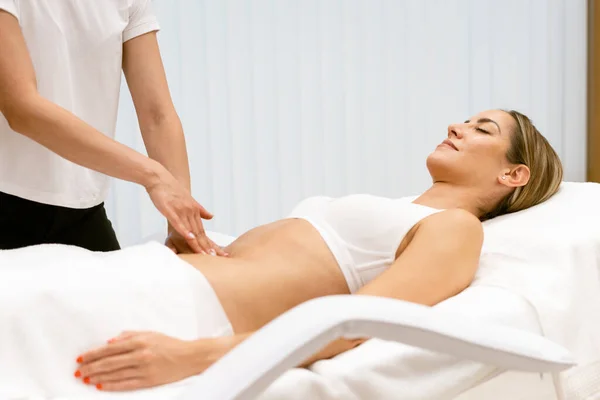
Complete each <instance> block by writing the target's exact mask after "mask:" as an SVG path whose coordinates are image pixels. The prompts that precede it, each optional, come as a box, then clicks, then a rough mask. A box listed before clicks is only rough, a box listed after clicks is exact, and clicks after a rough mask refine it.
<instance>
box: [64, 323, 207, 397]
mask: <svg viewBox="0 0 600 400" xmlns="http://www.w3.org/2000/svg"><path fill="white" fill-rule="evenodd" d="M190 343H191V342H186V341H183V340H179V339H175V338H172V337H169V336H165V335H162V334H159V333H154V332H124V333H122V334H121V335H119V336H117V337H116V338H114V339H111V340H110V341H109V343H108V344H107V345H106V346H104V347H101V348H98V349H95V350H92V351H89V352H87V353H85V354H82V355H81V356H80V357H79V358H78V359H77V362H78V363H79V368H78V369H77V371H76V372H75V376H76V377H77V378H80V379H82V380H83V382H84V383H85V384H89V385H95V386H96V388H97V389H100V390H103V391H125V390H135V389H143V388H149V387H154V386H158V385H163V384H167V383H171V382H176V381H180V380H182V379H185V378H187V377H190V376H192V375H195V370H196V369H195V365H193V363H192V362H191V360H192V358H190V354H191V352H190V346H191V344H190Z"/></svg>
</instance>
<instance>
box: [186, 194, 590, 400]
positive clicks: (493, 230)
mask: <svg viewBox="0 0 600 400" xmlns="http://www.w3.org/2000/svg"><path fill="white" fill-rule="evenodd" d="M582 196H583V197H582ZM597 204H600V185H596V184H582V183H566V184H563V187H562V188H561V191H560V192H559V194H557V195H556V196H555V197H554V198H553V199H551V200H550V201H548V202H546V203H544V204H543V205H542V206H538V207H534V208H533V209H531V210H527V211H525V212H521V213H519V214H520V215H513V216H505V217H500V218H497V219H495V220H493V222H491V224H490V225H488V227H487V228H486V241H487V242H488V244H487V245H486V244H485V243H484V251H483V254H482V265H481V266H480V272H478V275H479V274H481V276H478V277H477V278H476V280H475V282H474V283H473V284H472V285H471V287H469V288H467V289H466V290H465V291H463V292H462V293H460V294H459V295H457V296H455V297H453V298H451V299H448V300H446V301H445V302H443V303H440V304H439V305H437V306H435V307H433V308H428V307H422V306H419V305H415V304H409V303H405V302H402V301H396V300H391V299H381V298H367V297H362V296H334V297H327V298H321V299H317V300H314V301H311V302H308V303H306V304H302V305H300V306H299V307H297V308H295V309H293V310H290V311H289V312H288V313H286V314H284V315H282V316H281V317H280V318H278V319H276V320H274V321H272V322H271V323H270V324H268V325H267V326H265V327H264V328H263V329H261V330H260V331H259V332H257V333H256V334H254V335H253V336H252V337H250V338H249V339H248V340H247V341H245V342H244V343H242V344H241V345H240V346H238V347H237V348H235V349H233V350H232V351H231V352H230V353H229V354H227V355H226V356H225V357H223V358H222V359H221V360H220V361H219V362H217V363H215V364H214V365H213V366H212V367H211V368H209V369H208V370H207V371H205V372H204V373H203V374H201V375H199V376H197V377H194V378H192V379H191V380H190V381H189V384H188V385H186V390H185V393H184V394H183V395H182V396H181V397H180V399H181V400H194V399H211V400H212V399H215V400H216V399H219V400H228V399H236V400H237V399H256V400H279V399H285V400H301V399H302V400H304V399H310V400H387V399H390V400H392V399H402V400H413V399H414V400H417V399H418V400H442V399H455V400H480V399H486V400H506V399H511V400H525V399H526V400H552V399H558V400H563V399H564V400H567V399H568V400H571V399H574V400H582V399H600V380H599V378H596V376H599V377H600V375H598V373H597V371H598V370H600V368H596V370H593V369H589V368H588V369H587V370H586V371H587V372H584V373H583V376H584V377H583V378H581V379H579V381H578V380H577V379H575V381H576V382H578V383H581V384H580V385H579V388H578V389H575V390H573V389H572V388H570V389H571V391H570V392H569V391H567V390H565V388H564V387H563V385H564V383H563V382H564V379H562V378H560V377H563V378H564V376H565V374H566V375H567V376H569V377H570V378H572V377H573V376H576V375H577V373H579V372H578V371H580V370H582V369H581V368H578V366H575V367H573V365H574V364H576V361H577V360H579V359H581V354H584V353H585V352H586V350H587V349H586V348H585V347H584V345H581V346H579V345H578V344H573V341H572V340H571V341H570V340H562V341H563V342H565V343H569V347H567V346H566V345H565V346H560V345H558V344H556V343H557V342H556V341H551V340H549V339H548V338H545V337H544V336H548V334H547V333H548V331H551V332H552V334H553V335H554V336H555V337H558V338H560V339H563V337H562V336H561V333H562V332H561V330H560V329H558V330H556V329H554V330H553V329H552V328H553V324H554V325H560V324H565V323H566V324H570V323H573V322H574V321H575V322H577V321H581V320H583V319H586V318H587V316H589V315H590V314H594V316H593V317H592V321H595V319H597V314H596V311H595V310H596V308H595V307H600V301H595V299H596V298H597V299H600V290H598V291H597V293H595V294H593V295H589V291H588V293H587V294H588V296H587V299H588V300H590V303H593V304H595V303H598V304H599V306H595V305H594V306H593V307H591V308H586V309H585V310H583V308H584V307H579V308H580V309H581V310H578V309H577V306H580V305H581V304H582V303H577V302H576V301H574V300H572V299H574V298H577V297H578V296H579V297H580V295H579V293H574V294H573V293H566V289H564V290H563V291H565V292H564V293H561V292H560V290H559V291H554V292H553V290H554V289H555V288H557V287H561V286H563V285H562V284H563V280H564V282H565V283H566V284H567V286H568V287H572V288H575V289H573V290H575V291H577V290H576V289H577V288H582V287H583V286H581V283H580V282H579V283H577V282H575V281H574V280H573V279H572V282H571V281H568V279H571V278H572V277H573V276H577V275H578V274H580V273H581V275H582V278H581V279H582V280H587V281H589V285H588V286H587V288H588V289H589V288H590V287H591V288H600V279H599V278H598V277H599V276H600V272H598V271H600V213H597V212H596V211H595V210H596V208H597ZM548 218H550V219H551V220H552V221H553V224H552V225H547V224H546V225H545V226H544V229H542V230H540V228H539V226H540V225H539V224H540V223H541V222H540V221H544V220H548ZM573 219H576V221H575V222H576V223H575V224H573V223H572V222H573ZM572 226H577V229H576V230H572V229H573V228H572ZM209 236H211V237H212V238H213V240H214V241H215V242H217V243H218V244H220V245H226V244H227V243H228V242H230V241H231V240H233V238H231V237H229V236H227V235H220V234H217V233H210V235H209ZM537 236H539V237H537ZM525 242H528V243H525ZM529 242H532V243H529ZM521 245H522V246H521ZM519 246H521V247H519ZM507 249H508V250H507ZM529 253H531V255H530V254H529ZM556 258H560V262H559V261H553V259H556ZM582 263H583V264H582ZM561 265H565V266H568V267H565V268H564V271H561V270H560V269H561V268H562V267H561ZM539 268H541V270H540V269H539ZM521 271H525V272H523V273H521ZM540 271H541V272H542V273H543V274H544V277H543V278H544V279H545V281H544V279H538V278H537V275H532V274H533V273H536V274H537V273H539V272H540ZM527 274H529V276H528V275H527ZM546 275H547V276H546ZM584 276H585V278H584ZM532 277H533V279H532ZM507 278H508V280H507ZM538 280H539V281H540V282H539V283H538V282H537V281H538ZM576 284H577V285H579V286H577V285H576ZM557 285H558V286H557ZM532 288H533V289H532ZM582 294H585V293H582ZM593 296H596V298H593ZM562 302H567V303H569V302H570V303H569V305H570V306H573V307H575V308H573V309H572V310H568V312H566V313H565V312H564V310H563V309H561V307H562ZM546 303H547V304H546ZM557 303H558V304H557ZM563 308H564V307H563ZM555 310H557V312H556V313H554V311H555ZM570 314H572V315H573V317H572V319H571V320H569V318H570V317H569V315H570ZM554 317H555V321H553V320H552V318H554ZM587 319H589V318H587ZM594 324H595V322H592V323H587V325H585V327H587V328H590V331H589V332H588V334H587V336H588V337H587V338H586V339H588V341H589V342H590V343H592V342H593V340H597V339H594V338H595V336H597V335H595V332H597V330H595V328H596V327H595V326H594ZM592 331H593V332H592ZM590 332H592V333H590ZM340 336H346V337H352V336H354V337H361V336H363V337H364V336H367V337H372V338H373V339H371V340H368V341H367V342H365V343H364V344H362V345H361V346H358V347H357V348H355V349H352V350H350V351H348V352H345V353H343V354H341V355H338V356H337V357H334V358H333V359H331V360H321V361H319V362H316V363H314V364H313V365H312V366H310V367H309V368H307V369H301V368H295V365H297V364H299V363H300V362H301V361H302V360H303V359H305V358H307V357H308V356H310V355H311V354H313V353H314V352H316V351H318V350H319V348H321V347H322V346H324V345H325V344H326V343H327V342H329V341H330V340H333V339H335V338H337V337H340ZM583 337H584V338H585V335H584V336H583ZM590 337H592V339H590ZM567 339H569V338H567ZM596 343H597V342H596ZM590 347H592V348H598V349H600V347H598V346H596V345H593V346H590V345H589V344H588V348H590ZM582 350H583V352H582ZM574 351H575V352H574ZM593 356H594V357H596V355H595V354H593ZM584 358H585V357H584ZM589 360H590V357H587V358H586V361H587V362H588V365H589ZM577 362H578V361H577ZM597 365H598V366H599V367H600V363H598V364H597ZM592 367H594V364H593V363H592ZM571 371H575V373H572V372H571ZM580 375H582V374H580ZM573 393H575V395H574V394H573ZM178 398H179V397H178Z"/></svg>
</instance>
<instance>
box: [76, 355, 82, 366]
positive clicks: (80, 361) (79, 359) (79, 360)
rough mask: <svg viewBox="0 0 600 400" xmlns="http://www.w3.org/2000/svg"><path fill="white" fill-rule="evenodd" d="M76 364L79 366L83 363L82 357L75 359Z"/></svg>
mask: <svg viewBox="0 0 600 400" xmlns="http://www.w3.org/2000/svg"><path fill="white" fill-rule="evenodd" d="M77 362H78V363H79V364H81V363H82V362H83V357H81V356H79V357H77Z"/></svg>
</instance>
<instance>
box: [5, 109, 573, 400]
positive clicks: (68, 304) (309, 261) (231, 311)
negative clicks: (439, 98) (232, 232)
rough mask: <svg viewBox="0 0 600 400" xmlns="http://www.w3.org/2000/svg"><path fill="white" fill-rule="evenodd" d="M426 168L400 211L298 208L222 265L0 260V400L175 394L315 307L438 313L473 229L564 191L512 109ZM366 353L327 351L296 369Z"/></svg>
mask: <svg viewBox="0 0 600 400" xmlns="http://www.w3.org/2000/svg"><path fill="white" fill-rule="evenodd" d="M427 167H428V169H429V172H430V174H431V177H432V178H433V185H432V186H431V187H430V188H429V189H428V190H427V191H426V192H424V193H423V194H422V195H421V196H420V197H418V198H417V199H415V200H413V201H412V202H411V201H410V200H408V199H389V198H381V197H375V196H371V195H362V194H360V195H351V196H346V197H342V198H337V199H332V198H325V197H316V198H309V199H307V200H305V201H303V202H301V203H300V204H299V205H298V206H297V207H296V208H295V210H294V211H293V212H292V214H291V215H290V216H289V217H288V218H285V219H282V220H280V221H277V222H273V223H270V224H267V225H263V226H259V227H257V228H255V229H252V230H250V231H248V232H246V233H245V234H243V235H242V236H241V237H239V238H238V239H237V240H236V241H235V242H233V243H232V244H231V245H230V246H228V247H227V248H226V249H225V251H226V252H227V253H229V257H212V256H208V255H197V254H193V255H192V254H185V255H180V256H177V255H175V254H174V253H172V252H171V251H170V250H169V249H167V248H166V247H164V246H162V245H159V244H158V243H150V244H146V245H141V246H134V247H131V248H127V249H125V250H121V251H116V252H112V253H107V254H99V253H91V252H89V251H86V250H81V249H77V248H73V247H67V246H60V245H46V246H34V247H31V248H26V249H20V250H11V251H5V252H3V253H0V262H1V263H3V264H4V265H2V268H0V273H1V274H2V275H1V278H0V282H2V285H3V286H5V287H3V288H2V290H1V291H0V304H2V307H1V308H2V310H1V311H0V343H2V344H3V346H0V355H1V358H0V370H1V371H0V381H1V383H2V385H0V393H3V392H2V390H4V391H6V390H8V391H10V389H7V388H11V387H12V388H14V390H15V391H17V390H19V388H23V387H27V388H32V387H36V388H38V389H39V390H43V391H46V394H49V393H48V392H53V394H56V395H60V394H62V393H65V392H68V391H73V390H75V389H74V388H75V387H81V386H80V385H89V386H87V388H89V389H93V390H96V389H98V390H102V391H126V390H134V389H140V388H148V387H154V386H158V385H163V384H167V383H172V382H176V381H180V380H183V379H185V378H188V377H191V376H193V375H197V374H200V373H201V372H202V371H204V370H205V369H206V368H207V367H209V366H210V365H211V364H212V363H213V362H215V361H216V360H218V359H219V358H220V357H221V356H223V355H224V354H225V353H227V352H228V351H229V350H230V349H232V348H233V347H234V346H236V345H237V344H239V343H240V342H241V341H243V340H244V339H245V338H247V337H248V336H249V335H251V334H252V333H253V332H254V331H256V330H258V329H260V328H261V327H262V326H263V325H265V324H266V323H268V322H269V321H271V320H272V319H274V318H275V317H277V316H278V315H280V314H282V313H284V312H285V311H287V310H289V309H290V308H292V307H294V306H296V305H298V304H300V303H302V302H305V301H307V300H310V299H313V298H316V297H320V296H326V295H335V294H350V293H352V294H356V295H372V296H384V297H390V298H396V299H402V300H406V301H410V302H415V303H420V304H425V305H435V304H437V303H439V302H441V301H443V300H445V299H447V298H449V297H451V296H454V295H456V294H457V293H459V292H461V291H462V290H463V289H465V288H466V287H467V286H469V284H470V283H471V281H472V279H473V277H474V274H475V271H476V269H477V266H478V262H479V256H480V252H481V247H482V241H483V231H482V225H481V221H483V220H486V219H490V218H493V217H495V216H498V215H501V214H505V213H510V212H515V211H518V210H522V209H525V208H528V207H531V206H533V205H536V204H538V203H540V202H543V201H545V200H547V199H548V198H550V197H551V196H552V195H553V194H554V193H555V192H556V191H557V189H558V187H559V184H560V182H561V180H562V167H561V163H560V160H559V158H558V156H557V154H556V153H555V151H554V150H553V149H552V147H551V146H550V145H549V143H548V142H547V140H546V139H545V138H544V137H543V136H542V135H541V134H540V133H539V132H538V131H537V129H536V128H535V127H534V126H533V125H532V123H531V121H530V120H529V119H528V118H527V117H526V116H524V115H522V114H520V113H518V112H515V111H510V112H506V111H501V110H491V111H486V112H482V113H480V114H477V115H475V116H474V117H472V118H471V119H469V120H467V121H465V122H464V123H459V124H454V125H450V126H449V127H448V135H447V138H446V139H445V140H444V141H443V142H442V143H441V144H440V145H439V146H437V147H436V149H435V151H433V152H432V153H431V154H430V155H429V157H428V158H427ZM365 340H366V339H365ZM363 341H364V340H346V339H340V340H337V341H335V342H332V343H330V344H329V345H328V346H327V347H325V348H324V349H322V351H320V352H319V353H318V354H315V355H314V356H313V357H311V358H310V359H308V360H306V361H305V362H304V363H303V365H308V364H310V363H312V362H314V361H316V360H319V359H325V358H330V357H333V356H335V355H337V354H339V353H342V352H344V351H347V350H349V349H351V348H353V347H356V346H358V345H360V344H361V343H362V342H363ZM9 366H10V367H9ZM11 385H12V386H11Z"/></svg>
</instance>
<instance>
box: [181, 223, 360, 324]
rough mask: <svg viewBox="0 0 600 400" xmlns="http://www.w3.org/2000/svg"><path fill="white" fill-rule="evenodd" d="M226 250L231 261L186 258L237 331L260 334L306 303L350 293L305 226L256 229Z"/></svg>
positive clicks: (322, 245)
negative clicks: (259, 332) (293, 308)
mask: <svg viewBox="0 0 600 400" xmlns="http://www.w3.org/2000/svg"><path fill="white" fill-rule="evenodd" d="M226 250H227V252H228V253H229V254H230V257H229V258H220V257H218V258H217V257H210V256H187V257H185V256H184V258H187V259H188V262H190V263H191V264H192V265H194V266H195V267H196V268H197V269H199V270H200V271H201V272H202V273H203V275H204V276H205V278H206V279H207V281H208V282H209V283H210V285H211V286H212V288H213V290H214V291H215V293H216V294H217V297H218V298H219V299H220V301H221V305H222V306H223V308H224V310H225V312H226V314H227V315H228V317H229V320H230V322H231V324H232V326H233V328H234V331H236V332H244V331H247V330H253V329H258V328H259V327H260V326H262V325H264V324H265V323H267V322H269V321H270V320H272V319H273V318H275V317H276V316H278V315H279V314H281V313H283V312H285V311H287V310H288V309H290V308H292V307H294V306H295V305H298V304H300V303H302V302H304V301H307V300H310V299H313V298H316V297H321V296H326V295H331V294H344V293H349V290H348V286H347V284H346V280H345V278H344V275H343V274H342V272H341V270H340V269H339V267H338V265H337V262H336V260H335V258H334V257H333V255H332V254H331V252H330V251H329V250H328V248H327V246H326V244H325V243H324V242H323V240H322V239H321V238H320V236H319V234H318V233H317V232H316V231H315V230H314V229H313V228H312V227H310V225H308V224H307V223H306V222H305V221H299V220H283V221H278V222H275V223H273V224H268V225H264V226H261V227H258V228H256V229H253V230H251V231H249V232H248V233H246V234H244V235H243V236H241V237H240V238H239V239H238V240H236V241H235V242H234V243H233V244H232V245H231V246H229V247H228V248H227V249H226Z"/></svg>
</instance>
